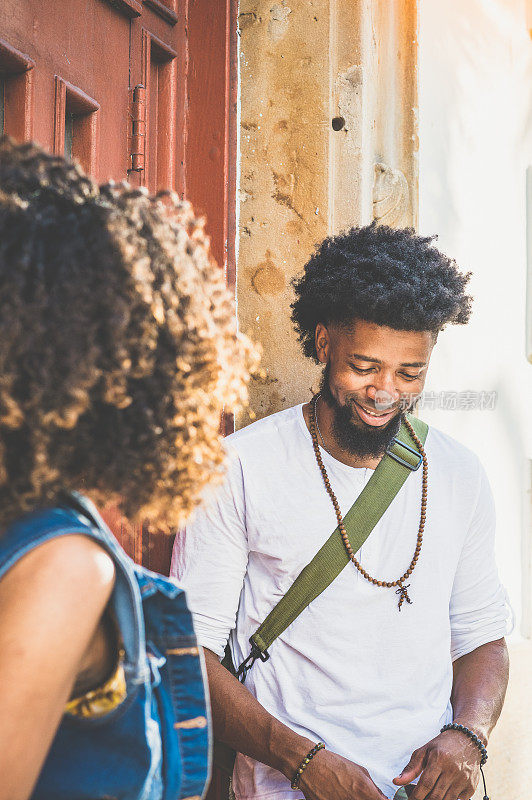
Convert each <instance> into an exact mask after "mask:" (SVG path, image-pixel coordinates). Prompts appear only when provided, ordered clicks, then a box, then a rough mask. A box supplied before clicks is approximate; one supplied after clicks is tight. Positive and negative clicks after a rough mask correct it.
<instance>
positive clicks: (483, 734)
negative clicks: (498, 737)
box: [453, 715, 490, 747]
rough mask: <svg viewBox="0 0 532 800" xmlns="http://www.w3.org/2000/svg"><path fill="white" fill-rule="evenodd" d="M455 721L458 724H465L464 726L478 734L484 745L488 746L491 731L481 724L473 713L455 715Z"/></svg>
mask: <svg viewBox="0 0 532 800" xmlns="http://www.w3.org/2000/svg"><path fill="white" fill-rule="evenodd" d="M453 722H456V723H457V724H458V725H464V727H466V728H469V730H470V731H473V733H474V734H475V735H476V736H478V738H479V739H480V741H481V742H482V744H483V745H484V747H487V746H488V739H489V734H490V731H489V730H488V728H487V727H486V726H485V725H480V724H479V723H478V722H477V721H476V720H475V719H474V717H472V716H471V715H469V716H467V715H458V716H456V717H453Z"/></svg>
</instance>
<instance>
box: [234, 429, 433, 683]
mask: <svg viewBox="0 0 532 800" xmlns="http://www.w3.org/2000/svg"><path fill="white" fill-rule="evenodd" d="M408 421H409V422H410V424H411V425H412V428H413V429H414V431H415V433H416V434H417V436H418V437H419V439H420V440H421V443H422V444H424V443H425V440H426V438H427V432H428V426H427V424H426V423H425V422H423V421H422V420H420V419H418V418H417V417H413V416H410V415H409V416H408ZM421 463H422V458H421V455H420V453H418V451H417V449H416V445H415V442H414V441H413V439H412V437H411V435H410V433H409V431H408V429H407V427H406V425H405V424H404V423H401V427H400V429H399V432H398V434H397V436H396V437H395V439H394V440H393V442H392V444H391V445H390V446H389V447H388V450H387V451H386V453H385V455H384V456H383V458H382V459H381V461H380V462H379V465H378V466H377V468H376V470H375V471H374V473H373V475H372V476H371V478H370V479H369V481H368V483H367V484H366V486H365V487H364V489H363V490H362V492H361V493H360V495H359V496H358V497H357V499H356V500H355V502H354V504H353V505H352V506H351V508H350V509H349V511H348V512H347V514H346V515H345V517H344V525H345V529H346V531H347V534H348V536H349V540H350V542H351V546H352V548H353V552H354V553H356V552H357V551H358V550H359V549H360V548H361V547H362V545H363V544H364V542H365V541H366V539H367V538H368V536H369V535H370V533H371V531H372V530H373V528H374V527H375V525H376V524H377V522H378V521H379V520H380V518H381V517H382V515H383V514H384V512H385V511H386V509H387V508H388V506H389V505H390V503H391V502H392V500H393V499H394V497H395V496H396V494H397V493H398V491H399V489H400V488H401V486H402V485H403V484H404V482H405V481H406V479H407V478H408V476H409V475H410V473H411V472H413V471H414V470H416V469H418V468H419V466H420V464H421ZM349 560H350V559H349V556H348V554H347V551H346V549H345V546H344V543H343V540H342V536H341V533H340V530H339V528H336V530H335V531H334V532H333V533H332V534H331V536H330V537H329V539H328V540H327V541H326V542H325V544H324V545H323V547H322V548H321V549H320V550H318V552H317V553H316V555H315V556H314V558H313V559H312V561H311V562H310V564H308V565H307V566H306V567H305V568H304V569H303V570H302V571H301V572H300V574H299V575H298V577H297V578H296V580H295V581H294V583H293V584H292V586H291V587H290V589H289V590H288V591H287V593H286V594H285V595H284V597H282V598H281V600H280V601H279V602H278V603H277V605H276V606H275V608H273V609H272V611H270V613H269V614H268V616H267V617H266V619H265V620H264V622H263V623H262V625H261V626H260V627H259V628H258V629H257V630H256V631H255V633H254V634H253V635H252V636H251V637H250V642H251V653H250V654H249V656H248V657H247V658H246V660H245V661H243V662H242V664H241V665H240V667H239V668H238V670H237V673H236V674H237V676H238V677H239V678H240V680H241V681H242V682H244V681H245V679H246V675H247V673H248V672H249V670H250V669H251V667H252V666H253V664H254V663H255V661H256V660H257V659H258V658H259V659H260V660H261V661H267V660H268V658H269V657H270V656H269V653H268V648H269V647H270V645H271V644H272V642H274V641H275V639H277V637H278V636H280V635H281V633H283V631H284V630H286V628H288V626H289V625H291V624H292V622H293V621H294V620H295V619H296V618H297V617H298V616H299V615H300V614H301V612H302V611H303V610H304V609H305V608H306V607H307V606H308V605H309V603H311V602H312V601H313V600H315V599H316V597H318V595H320V594H321V593H322V592H323V591H324V590H325V589H326V588H327V587H328V586H329V585H330V584H331V583H332V582H333V580H334V579H335V578H336V577H337V576H338V575H339V574H340V572H342V570H343V569H344V567H346V566H347V564H348V563H349Z"/></svg>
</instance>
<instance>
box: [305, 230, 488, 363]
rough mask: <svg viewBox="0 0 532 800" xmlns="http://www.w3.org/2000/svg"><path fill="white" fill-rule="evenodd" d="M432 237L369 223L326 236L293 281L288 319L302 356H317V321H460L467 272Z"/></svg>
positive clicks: (403, 325) (465, 309)
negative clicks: (296, 336)
mask: <svg viewBox="0 0 532 800" xmlns="http://www.w3.org/2000/svg"><path fill="white" fill-rule="evenodd" d="M435 238H436V237H435V236H418V235H417V234H416V233H415V231H414V230H413V228H403V229H395V228H389V227H387V226H378V225H376V224H375V223H372V224H371V225H367V226H365V227H360V228H352V229H351V230H350V231H348V232H347V233H342V234H340V235H339V236H330V237H328V238H327V239H325V240H324V241H323V242H322V243H321V244H320V245H319V247H318V248H317V250H316V251H315V253H314V254H313V255H312V257H311V258H310V260H309V261H308V262H307V264H306V265H305V268H304V273H303V275H302V276H301V277H300V278H295V279H294V281H293V286H294V289H295V293H296V300H295V302H294V303H293V304H292V321H293V323H294V326H295V328H296V331H297V333H298V336H299V340H300V342H301V345H302V347H303V352H304V354H305V355H306V356H308V357H309V358H313V359H314V360H315V361H318V359H317V354H316V348H315V342H314V335H315V331H316V325H317V324H318V323H319V322H321V323H323V324H325V325H328V324H331V323H333V324H339V325H342V324H350V323H352V322H354V321H355V320H357V319H362V320H366V321H367V322H374V323H376V324H377V325H384V326H386V327H389V328H394V329H396V330H406V331H431V332H433V333H434V334H435V335H437V333H438V332H439V331H440V330H441V329H442V328H443V327H444V326H445V325H446V324H447V323H449V322H450V323H454V324H458V325H464V324H465V323H467V321H468V319H469V315H470V312H471V301H472V298H471V297H470V296H469V295H467V294H465V291H464V290H465V287H466V285H467V282H468V281H469V278H470V275H471V273H465V274H464V273H461V272H460V271H459V270H458V268H457V266H456V263H455V262H454V261H453V260H452V259H450V258H448V257H447V256H445V255H444V254H443V253H441V252H440V251H439V250H437V249H436V248H435V247H433V245H432V242H433V240H434V239H435Z"/></svg>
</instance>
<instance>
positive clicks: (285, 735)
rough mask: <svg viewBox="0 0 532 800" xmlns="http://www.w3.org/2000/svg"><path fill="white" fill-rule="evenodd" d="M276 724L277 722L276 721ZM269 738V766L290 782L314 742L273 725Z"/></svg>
mask: <svg viewBox="0 0 532 800" xmlns="http://www.w3.org/2000/svg"><path fill="white" fill-rule="evenodd" d="M276 722H277V721H276ZM273 727H274V728H275V730H272V732H271V736H270V752H271V766H272V767H274V769H277V770H278V771H279V772H282V773H283V775H284V776H285V778H288V780H289V781H292V780H293V778H294V775H295V773H296V770H297V769H298V768H299V765H300V764H301V762H302V761H303V759H304V758H305V756H306V755H307V753H308V752H309V751H310V750H312V748H313V747H314V745H315V744H316V742H313V741H312V739H307V738H306V737H305V736H300V735H299V734H298V733H295V732H294V731H292V730H290V729H287V728H286V727H285V726H284V725H279V724H277V725H274V726H273Z"/></svg>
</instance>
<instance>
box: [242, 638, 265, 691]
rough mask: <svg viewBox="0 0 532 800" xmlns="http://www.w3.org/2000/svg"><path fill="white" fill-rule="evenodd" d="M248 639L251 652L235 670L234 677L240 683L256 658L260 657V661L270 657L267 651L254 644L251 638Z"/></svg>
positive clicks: (243, 680)
mask: <svg viewBox="0 0 532 800" xmlns="http://www.w3.org/2000/svg"><path fill="white" fill-rule="evenodd" d="M249 641H250V642H251V652H250V654H249V656H248V657H247V658H246V659H245V660H244V661H243V662H242V663H241V664H240V666H239V668H238V669H237V672H236V677H237V678H238V680H239V681H240V683H244V682H245V680H246V677H247V674H248V672H249V670H250V669H251V667H252V666H253V664H254V663H255V661H256V660H257V659H260V660H261V661H267V660H268V659H269V657H270V654H269V653H268V651H267V650H261V649H260V647H258V645H256V644H255V642H254V641H253V638H251V639H250V640H249Z"/></svg>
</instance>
